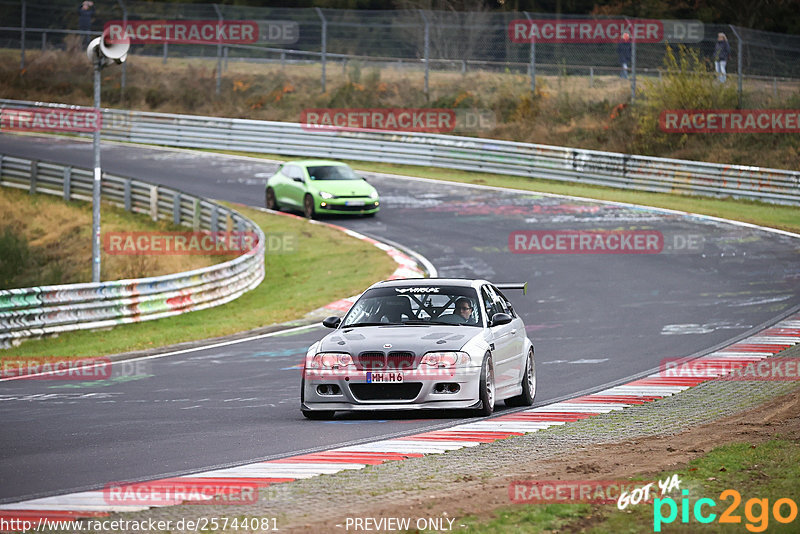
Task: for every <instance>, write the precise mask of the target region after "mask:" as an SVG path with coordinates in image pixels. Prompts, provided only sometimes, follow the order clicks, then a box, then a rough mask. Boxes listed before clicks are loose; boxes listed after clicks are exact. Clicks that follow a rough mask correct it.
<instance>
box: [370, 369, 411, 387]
mask: <svg viewBox="0 0 800 534" xmlns="http://www.w3.org/2000/svg"><path fill="white" fill-rule="evenodd" d="M402 381H403V373H375V372H372V371H368V372H367V384H398V383H400V382H402Z"/></svg>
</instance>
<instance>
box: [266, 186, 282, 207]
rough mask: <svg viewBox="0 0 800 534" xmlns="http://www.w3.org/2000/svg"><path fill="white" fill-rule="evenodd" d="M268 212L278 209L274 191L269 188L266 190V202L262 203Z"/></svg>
mask: <svg viewBox="0 0 800 534" xmlns="http://www.w3.org/2000/svg"><path fill="white" fill-rule="evenodd" d="M264 204H265V205H266V207H267V209H268V210H277V209H279V208H278V201H277V200H275V191H274V190H273V189H272V188H271V187H268V188H267V198H266V202H265V203H264Z"/></svg>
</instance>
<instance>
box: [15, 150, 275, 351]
mask: <svg viewBox="0 0 800 534" xmlns="http://www.w3.org/2000/svg"><path fill="white" fill-rule="evenodd" d="M92 182H93V174H92V171H91V170H89V169H81V168H76V167H70V166H65V165H60V164H56V163H49V162H43V161H36V160H28V159H22V158H17V157H12V156H7V155H4V154H0V186H5V187H14V188H18V189H26V190H29V191H30V192H31V193H46V194H51V195H58V196H63V198H64V200H70V199H79V200H88V201H90V202H91V200H92ZM102 198H103V199H104V200H107V201H111V202H113V203H115V204H117V205H119V206H122V207H124V208H125V209H126V210H129V211H133V212H138V213H144V214H148V215H149V216H150V217H151V218H153V219H154V220H156V219H158V218H161V219H165V218H167V219H169V218H171V219H172V221H173V223H174V224H176V225H185V226H190V227H191V228H192V229H193V230H195V231H203V230H207V231H210V232H217V231H234V230H235V231H240V232H245V231H246V232H254V233H255V234H256V235H257V238H258V245H257V247H256V248H255V249H254V250H253V251H250V252H249V253H246V254H243V255H241V256H238V257H236V258H234V259H233V260H230V261H227V262H224V263H220V264H217V265H212V266H210V267H205V268H202V269H196V270H193V271H187V272H182V273H176V274H169V275H165V276H155V277H150V278H139V279H132V280H115V281H109V282H101V283H85V284H66V285H55V286H41V287H29V288H23V289H8V290H0V348H8V347H10V346H12V345H14V344H16V343H18V342H19V341H21V340H22V339H24V338H31V337H40V336H44V335H48V334H55V333H59V332H67V331H71V330H85V329H94V328H103V327H109V326H114V325H118V324H125V323H135V322H140V321H145V320H152V319H161V318H163V317H169V316H172V315H179V314H181V313H185V312H189V311H196V310H202V309H205V308H210V307H213V306H219V305H221V304H225V303H226V302H229V301H231V300H234V299H235V298H237V297H239V296H240V295H242V294H243V293H245V292H247V291H249V290H251V289H253V288H255V287H256V286H258V284H260V283H261V281H262V280H263V279H264V274H265V270H264V243H265V237H264V233H263V232H262V231H261V228H259V226H258V225H257V224H255V223H254V222H252V221H251V220H249V219H247V218H246V217H244V216H243V215H241V214H240V213H238V212H236V211H234V210H231V209H228V208H226V207H225V206H222V205H219V204H216V203H214V202H210V201H208V200H204V199H201V198H198V197H195V196H192V195H189V194H187V193H183V192H181V191H177V190H174V189H170V188H167V187H162V186H157V185H154V184H149V183H146V182H142V181H140V180H134V179H131V178H125V177H122V176H115V175H111V174H106V173H104V174H103V180H102Z"/></svg>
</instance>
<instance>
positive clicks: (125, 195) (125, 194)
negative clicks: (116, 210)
mask: <svg viewBox="0 0 800 534" xmlns="http://www.w3.org/2000/svg"><path fill="white" fill-rule="evenodd" d="M124 184H125V185H124V186H123V189H122V202H123V203H124V204H125V211H131V207H132V206H131V179H130V178H125V182H124Z"/></svg>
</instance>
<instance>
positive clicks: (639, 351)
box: [0, 134, 800, 502]
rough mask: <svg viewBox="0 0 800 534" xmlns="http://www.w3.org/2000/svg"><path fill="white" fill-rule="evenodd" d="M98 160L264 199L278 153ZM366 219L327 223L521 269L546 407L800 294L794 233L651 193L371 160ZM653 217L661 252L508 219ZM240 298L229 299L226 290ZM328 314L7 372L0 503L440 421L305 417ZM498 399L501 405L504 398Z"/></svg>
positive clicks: (20, 142) (56, 154)
mask: <svg viewBox="0 0 800 534" xmlns="http://www.w3.org/2000/svg"><path fill="white" fill-rule="evenodd" d="M0 152H2V153H3V154H7V155H15V156H20V157H26V158H36V159H40V160H42V161H55V162H59V163H68V164H73V165H76V166H83V167H87V168H88V167H91V161H92V153H91V152H92V151H91V143H86V142H83V141H77V140H53V139H50V138H35V137H28V136H24V137H23V136H14V135H7V134H3V135H0ZM102 164H103V169H104V170H105V171H107V172H112V173H115V174H120V175H127V176H132V177H137V178H140V179H143V180H148V181H151V182H155V183H159V184H164V185H167V186H170V187H175V188H178V189H181V190H184V191H187V192H190V193H194V194H198V195H203V196H206V197H211V198H216V199H222V200H230V201H234V202H240V203H245V204H252V205H263V198H264V181H265V180H266V178H267V177H268V176H269V175H270V174H271V173H272V172H274V170H275V168H276V165H275V164H273V163H269V162H258V161H255V160H252V159H244V158H231V157H223V156H216V155H212V154H204V153H190V152H185V151H180V152H174V151H166V150H161V149H148V148H139V147H133V146H122V145H107V146H104V148H103V153H102ZM366 175H367V176H368V177H369V180H370V182H371V183H372V184H373V185H375V186H376V187H377V189H378V190H379V191H380V193H381V199H382V209H381V212H380V213H379V214H378V216H377V217H376V218H374V219H360V218H335V219H333V218H332V219H328V220H330V221H331V222H334V223H336V224H340V225H342V226H346V227H348V228H352V229H354V230H357V231H359V232H362V233H364V234H367V235H370V236H372V237H376V238H378V239H381V238H384V239H388V240H391V241H394V242H397V243H400V244H402V245H404V246H407V247H410V248H411V249H413V250H415V251H417V252H419V253H420V254H422V255H424V256H425V257H427V258H428V259H429V260H430V261H431V262H432V263H433V264H434V265H435V266H436V268H437V269H438V270H439V275H440V276H460V277H462V276H463V277H478V278H487V279H490V280H493V281H496V282H516V281H527V282H529V288H530V289H529V294H528V295H527V296H525V297H523V296H521V295H519V294H514V293H510V294H509V296H510V297H511V300H512V301H513V302H514V304H515V306H516V308H517V310H518V311H519V312H520V314H521V315H522V317H523V319H524V320H525V323H526V325H527V329H528V335H529V337H531V339H532V340H533V342H534V345H535V347H536V362H537V374H538V391H537V396H536V401H537V404H540V403H545V402H547V401H550V400H553V399H557V398H560V397H564V396H567V395H570V394H573V393H576V392H579V391H584V390H589V389H600V386H602V385H605V384H609V383H613V382H616V381H621V380H622V379H624V378H626V377H629V376H632V375H635V374H637V373H641V372H644V371H647V370H650V369H653V368H657V367H658V365H659V363H660V362H661V361H662V360H663V359H665V358H675V357H682V356H688V355H692V354H696V353H700V352H707V351H709V350H710V349H712V348H714V347H716V346H717V345H720V344H722V343H724V342H727V341H731V340H734V339H736V338H739V337H743V336H744V335H745V334H747V333H749V332H751V331H753V330H755V328H756V327H757V326H759V325H762V324H764V323H766V322H769V321H771V320H773V319H777V318H779V317H782V316H783V315H785V314H786V313H788V312H789V311H790V310H792V309H794V308H796V307H797V306H799V305H800V261H798V257H800V256H798V253H800V241H798V240H797V239H793V238H790V237H788V236H784V235H780V234H776V233H769V232H765V231H762V230H758V229H751V228H748V227H744V226H738V225H732V224H727V223H720V222H715V221H711V220H708V219H704V218H699V217H686V216H682V215H678V214H668V213H662V212H656V211H650V210H645V209H641V208H634V207H626V206H616V205H605V204H598V203H591V202H585V201H577V200H572V199H565V198H558V197H545V196H541V195H537V194H533V193H519V192H510V191H499V190H491V189H478V188H468V187H458V186H452V185H449V184H442V183H433V182H429V181H420V180H401V179H396V178H389V177H381V176H372V175H371V174H368V173H367V174H366ZM611 229H616V230H637V231H638V230H646V231H656V232H660V235H661V236H663V250H662V251H661V252H660V253H654V254H563V253H560V254H525V253H512V252H511V251H510V245H512V244H513V243H515V242H516V241H515V240H514V239H513V238H512V240H511V242H510V241H509V236H510V235H511V234H512V232H517V231H531V230H583V231H586V230H611ZM233 305H235V304H233ZM324 330H325V329H322V328H319V327H313V328H311V329H306V330H304V331H302V332H297V333H291V334H284V335H280V336H273V337H267V338H263V339H258V340H252V341H246V342H241V343H236V344H230V345H226V346H222V347H215V348H208V349H202V350H197V351H193V352H188V353H183V354H178V355H171V356H170V355H168V356H165V357H160V358H153V359H148V360H142V361H138V362H128V363H126V364H120V365H117V366H115V373H114V376H112V377H111V378H109V379H106V380H99V381H87V382H73V381H56V380H13V381H3V382H0V401H2V403H1V404H0V417H2V421H3V422H4V429H3V432H2V433H0V481H2V484H0V502H13V501H17V500H21V499H23V498H31V497H34V496H43V495H52V494H58V493H65V492H68V491H74V490H78V489H88V488H98V487H102V486H103V485H104V484H105V483H107V482H111V481H133V480H143V479H150V478H155V477H163V476H168V475H174V474H178V473H188V472H193V471H200V470H203V469H208V468H210V467H215V466H223V465H233V464H237V463H245V462H249V461H254V460H258V459H268V458H277V457H282V456H289V455H293V454H298V453H300V452H303V451H310V450H320V449H323V448H330V447H333V446H341V445H344V444H349V443H353V442H357V441H364V440H372V439H378V438H386V437H387V436H391V435H397V434H404V433H413V432H418V431H420V430H421V429H427V428H431V427H434V426H440V425H446V424H447V423H448V421H452V420H453V417H454V416H457V415H459V414H451V413H448V414H425V413H419V412H409V413H401V414H393V415H391V416H389V415H386V414H381V415H376V416H369V415H366V416H365V415H358V416H351V415H346V416H340V417H337V418H336V420H334V421H330V422H313V421H307V420H305V419H304V418H303V417H302V415H301V414H300V410H299V382H300V371H299V370H298V368H297V366H298V364H300V362H301V361H302V357H303V355H304V354H305V350H306V348H307V347H308V345H310V343H311V342H312V341H313V340H315V339H317V338H319V337H320V336H321V335H322V334H323V332H324ZM503 410H505V408H503V407H500V408H499V411H500V412H501V413H502V412H503Z"/></svg>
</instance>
